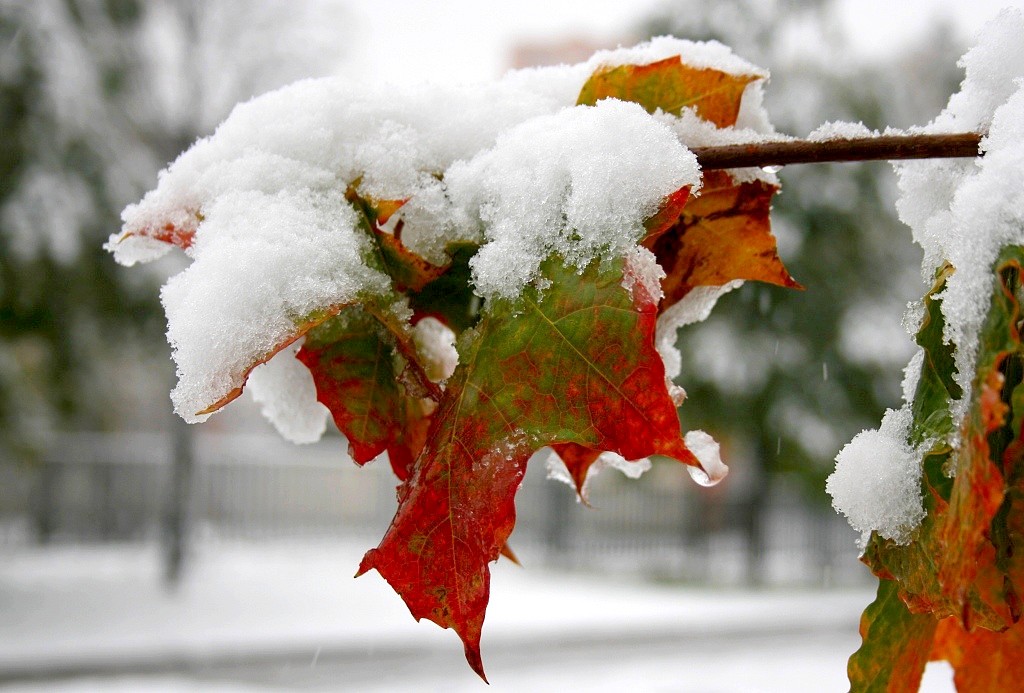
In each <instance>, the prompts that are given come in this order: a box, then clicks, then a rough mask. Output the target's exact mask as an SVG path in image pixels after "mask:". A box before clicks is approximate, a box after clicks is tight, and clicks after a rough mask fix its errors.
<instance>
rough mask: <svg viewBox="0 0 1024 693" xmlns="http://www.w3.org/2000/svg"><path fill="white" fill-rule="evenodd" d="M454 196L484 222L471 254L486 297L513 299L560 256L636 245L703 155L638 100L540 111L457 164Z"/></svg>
mask: <svg viewBox="0 0 1024 693" xmlns="http://www.w3.org/2000/svg"><path fill="white" fill-rule="evenodd" d="M445 180H446V181H447V184H448V194H449V195H450V196H451V198H452V199H453V200H454V201H455V202H456V204H458V205H459V206H462V207H463V208H465V209H468V210H470V215H471V217H473V218H475V219H477V220H479V224H480V225H481V226H482V227H483V228H484V244H483V245H482V246H481V248H480V250H479V252H478V253H477V254H476V255H475V256H474V257H473V259H472V260H471V261H470V266H471V267H472V270H473V282H474V284H475V286H476V290H477V292H478V293H479V294H481V295H482V296H484V297H485V298H490V297H494V296H501V297H505V298H514V297H515V296H517V295H518V294H519V293H520V292H521V291H522V287H523V286H525V285H527V284H529V283H531V282H532V281H533V280H534V279H536V278H537V271H538V269H539V267H540V264H541V262H542V261H543V260H544V259H545V258H547V257H549V256H551V255H553V254H557V255H560V256H562V257H563V258H564V259H565V260H566V261H567V262H568V263H569V264H571V265H574V266H576V267H579V268H581V269H582V268H584V267H586V265H587V264H589V263H590V261H591V260H594V259H595V258H601V257H616V256H621V255H623V254H624V253H625V252H626V251H627V250H629V249H631V248H633V247H635V245H636V243H637V242H638V241H639V240H640V239H641V238H642V237H643V235H644V232H645V231H644V220H645V219H647V218H648V217H650V216H652V215H653V214H654V213H655V212H657V211H658V207H659V206H660V205H661V202H662V200H664V198H665V197H667V196H668V195H670V194H671V193H673V192H675V191H676V190H678V189H680V188H682V187H684V186H694V187H695V186H698V185H699V184H700V173H699V170H698V168H697V158H696V157H695V156H694V155H693V153H692V152H690V151H689V150H687V149H686V148H685V147H683V145H681V144H680V143H679V140H678V139H677V138H676V137H675V135H674V134H673V133H672V131H671V130H669V129H668V128H667V127H665V126H664V125H662V124H661V123H659V122H657V121H656V120H654V119H652V118H651V117H650V115H649V114H648V113H647V112H646V111H645V110H644V109H643V108H642V107H640V106H639V105H637V104H634V103H626V102H623V101H617V100H614V99H605V100H603V101H600V102H598V104H597V105H596V106H576V107H574V108H567V109H564V110H562V111H559V112H558V113H555V114H553V115H550V116H540V117H537V118H533V119H531V120H529V121H527V122H525V123H523V124H522V125H519V126H517V127H515V128H513V129H511V130H509V131H508V132H506V133H504V134H503V135H502V136H501V137H499V138H498V141H497V143H496V144H495V146H494V148H493V149H491V150H489V151H486V152H483V153H481V154H478V155H477V156H476V157H474V158H473V159H471V160H469V161H466V162H458V163H456V164H454V165H453V166H452V167H451V168H450V169H448V173H447V174H446V176H445Z"/></svg>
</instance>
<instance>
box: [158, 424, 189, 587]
mask: <svg viewBox="0 0 1024 693" xmlns="http://www.w3.org/2000/svg"><path fill="white" fill-rule="evenodd" d="M170 437H171V460H170V462H171V478H170V484H169V485H168V489H167V499H166V503H167V505H166V510H165V513H164V527H163V533H162V539H163V544H164V552H163V553H164V580H165V581H166V583H167V584H168V586H171V587H174V586H176V585H177V584H178V582H179V580H180V579H181V573H182V568H183V565H184V561H185V554H186V552H187V550H188V538H189V524H190V523H189V519H190V512H189V511H190V507H191V499H192V477H193V471H194V469H195V450H194V448H193V436H192V430H191V428H189V425H188V424H186V423H185V422H183V421H181V420H180V419H178V417H176V416H175V417H173V420H172V421H171V424H170Z"/></svg>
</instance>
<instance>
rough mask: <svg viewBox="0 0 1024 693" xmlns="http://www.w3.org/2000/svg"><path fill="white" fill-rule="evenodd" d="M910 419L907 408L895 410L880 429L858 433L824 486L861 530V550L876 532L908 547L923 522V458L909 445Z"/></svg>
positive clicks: (854, 524)
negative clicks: (907, 438)
mask: <svg viewBox="0 0 1024 693" xmlns="http://www.w3.org/2000/svg"><path fill="white" fill-rule="evenodd" d="M908 416H909V411H908V410H906V409H902V410H891V409H890V410H889V411H888V412H886V415H885V418H883V419H882V425H881V427H880V428H879V429H878V430H877V431H876V430H867V431H863V432H861V433H859V434H857V436H855V437H854V439H853V440H852V441H850V442H849V443H847V444H846V447H844V448H843V449H842V451H841V452H840V453H839V455H838V457H836V469H835V471H834V472H833V473H832V475H831V476H829V478H828V481H827V482H826V484H825V490H826V491H828V493H829V495H831V496H832V505H833V506H834V507H835V509H836V510H837V511H839V512H841V513H842V514H843V515H845V516H846V518H847V519H848V520H849V522H850V525H851V526H852V527H853V528H854V529H856V530H858V531H860V532H861V534H862V536H861V546H862V547H863V546H864V545H865V543H866V542H867V539H868V538H869V536H870V534H871V532H872V531H877V532H878V533H879V534H880V535H881V536H882V537H884V538H886V539H892V540H893V541H895V542H896V543H898V544H907V543H909V541H910V538H911V535H912V533H913V531H914V529H916V528H917V526H918V525H919V524H920V523H921V520H923V519H924V516H925V511H924V505H923V502H922V497H921V456H920V455H918V454H917V453H916V452H915V451H914V449H913V448H912V447H910V445H908V444H907V442H906V430H907V428H908V425H909V422H908V421H907V420H906V419H907V417H908Z"/></svg>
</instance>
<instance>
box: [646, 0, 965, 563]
mask: <svg viewBox="0 0 1024 693" xmlns="http://www.w3.org/2000/svg"><path fill="white" fill-rule="evenodd" d="M837 4H838V3H836V2H831V1H830V0H816V1H812V2H807V1H800V0H774V1H770V0H769V1H757V2H755V1H745V0H723V1H721V2H716V3H710V4H709V3H703V2H699V1H697V0H679V1H677V2H673V3H671V4H668V5H667V6H666V7H665V8H664V9H663V10H662V12H661V14H659V15H658V16H657V17H655V18H653V19H651V20H650V21H649V22H648V24H647V27H646V28H647V33H649V34H650V35H658V34H666V33H668V34H673V35H676V36H679V37H682V38H690V39H699V40H710V39H717V40H720V41H721V42H722V43H725V44H727V45H729V46H731V47H732V48H733V50H734V51H735V52H736V53H737V54H739V55H741V56H743V57H745V58H747V59H749V60H751V61H752V62H754V63H756V64H758V65H762V66H764V67H767V68H768V69H770V70H771V73H772V79H771V81H770V83H769V84H768V86H767V87H766V97H765V107H766V109H767V110H768V113H769V114H770V116H771V118H772V122H773V123H774V124H775V126H776V128H777V129H778V130H779V131H781V132H786V133H789V134H793V135H798V136H803V135H807V134H808V132H809V131H810V130H811V129H813V128H815V127H817V126H818V125H820V124H821V123H824V122H826V121H830V120H846V121H854V122H857V121H861V122H863V123H864V124H865V125H867V126H868V127H869V128H872V129H884V128H885V127H887V126H893V127H906V126H909V125H912V124H922V123H925V122H927V121H928V120H930V119H931V118H932V117H934V116H935V115H936V114H937V113H938V111H939V110H940V109H941V108H942V106H944V105H945V101H946V98H947V95H948V94H949V93H951V91H953V89H954V88H955V86H956V84H957V83H958V82H959V80H960V78H961V74H960V73H959V72H958V71H957V70H956V69H955V67H954V64H955V58H956V56H958V55H960V53H961V52H962V47H961V46H959V45H957V44H956V43H955V41H954V39H953V34H952V32H951V31H950V30H949V29H948V28H947V27H945V26H943V25H941V24H936V25H935V26H934V27H932V29H931V31H930V33H929V34H928V36H927V37H926V39H924V40H923V41H922V42H921V43H920V44H918V45H916V46H913V47H910V48H908V49H907V50H906V51H905V52H902V53H900V54H896V55H892V56H886V58H885V60H884V61H869V60H858V59H854V58H851V57H850V56H851V55H855V51H853V50H852V49H851V46H850V43H849V38H848V35H847V33H846V32H844V31H843V30H842V27H841V26H839V24H838V20H837V19H836V17H837V13H836V6H837ZM780 178H781V180H782V192H781V194H779V195H778V196H777V198H776V200H775V204H774V207H773V211H772V221H773V227H774V229H775V232H776V235H777V236H778V239H779V248H780V253H781V255H782V258H783V260H784V261H785V263H786V265H787V266H788V267H789V269H790V271H791V273H792V274H793V276H794V277H795V278H796V279H797V280H798V281H799V282H801V283H802V284H804V286H806V287H807V290H806V291H803V292H796V291H786V290H783V289H778V288H775V287H768V286H761V285H756V284H753V283H748V284H747V285H745V286H744V287H742V288H741V289H740V290H738V291H736V292H733V293H732V294H729V295H727V296H725V297H724V298H723V299H722V300H721V301H720V302H719V304H718V306H717V307H716V308H715V310H714V311H713V313H712V315H711V317H710V318H709V319H708V320H707V321H706V322H705V323H702V324H699V325H694V326H691V327H688V328H686V329H684V330H682V331H681V335H680V341H681V346H682V353H683V360H684V364H683V371H682V374H681V376H680V378H679V382H680V383H681V384H683V385H684V386H685V387H686V389H687V392H688V393H689V395H690V402H689V403H688V404H687V405H685V406H683V407H682V409H681V410H680V413H681V416H682V417H683V419H684V421H683V423H684V427H686V428H703V429H706V430H708V431H710V432H712V433H714V434H717V435H716V437H719V438H720V439H721V440H723V441H726V445H727V447H729V448H731V449H730V453H731V455H730V456H731V457H732V458H733V459H734V461H735V464H734V466H733V472H734V476H735V478H734V480H733V482H732V483H733V484H734V486H735V488H734V489H733V490H732V493H731V494H730V495H733V496H734V497H737V502H738V503H739V513H738V514H739V515H740V517H737V518H736V520H737V522H738V523H739V524H740V525H741V526H742V527H744V528H745V530H746V532H747V536H748V546H749V547H750V552H749V556H750V565H749V566H748V570H749V574H750V575H751V576H753V577H755V578H756V576H757V575H759V574H760V568H759V566H758V565H757V562H758V560H759V556H760V555H761V546H762V541H763V537H762V535H761V532H762V531H764V528H765V526H766V524H765V518H764V517H763V512H764V509H765V500H766V497H767V495H768V494H769V492H770V488H771V486H772V484H773V483H774V482H775V481H776V480H778V479H779V478H780V477H782V476H785V477H786V478H788V479H792V480H795V481H797V482H799V486H801V487H802V488H804V489H805V490H807V491H809V493H808V494H807V496H808V497H809V498H811V499H813V500H814V501H816V502H819V503H820V502H822V501H824V500H825V499H826V498H827V496H826V495H825V493H824V479H825V476H826V475H827V474H828V473H829V472H830V471H831V469H832V460H833V458H834V457H835V455H836V453H837V452H838V451H839V448H840V447H841V446H842V445H843V444H844V443H845V442H846V441H848V440H849V439H850V438H851V437H852V436H853V435H854V434H856V433H857V432H859V431H860V430H862V429H864V428H868V427H875V426H877V424H878V421H879V420H880V418H881V415H882V413H883V411H884V409H885V408H886V407H894V406H898V404H899V402H900V397H901V391H900V387H899V385H900V381H901V378H902V376H901V371H902V369H903V367H904V366H905V364H906V362H907V360H908V359H909V357H910V355H911V353H912V341H911V339H910V338H909V336H908V335H907V334H906V333H905V332H904V331H903V329H902V327H901V324H900V323H901V319H902V316H903V313H904V311H905V306H906V303H907V301H908V300H911V299H915V298H919V297H920V296H921V294H922V283H921V280H920V277H919V270H918V268H919V267H920V251H919V250H918V249H917V248H916V247H915V246H913V244H912V241H911V237H910V233H909V231H908V230H907V229H906V228H905V227H904V226H903V225H902V224H901V222H900V221H899V220H898V218H897V216H896V210H895V207H894V200H895V190H896V186H895V180H894V175H893V172H892V170H891V167H889V166H888V165H887V164H882V163H873V164H867V163H863V164H835V165H814V166H810V165H807V166H794V167H790V168H787V169H784V170H783V171H781V172H780Z"/></svg>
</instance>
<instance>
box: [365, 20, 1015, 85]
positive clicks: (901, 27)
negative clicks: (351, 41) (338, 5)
mask: <svg viewBox="0 0 1024 693" xmlns="http://www.w3.org/2000/svg"><path fill="white" fill-rule="evenodd" d="M665 1H666V0H586V1H585V2H575V1H574V2H559V1H558V0H514V1H512V2H506V1H494V2H480V0H437V1H435V2H423V1H422V0H353V2H352V3H351V7H352V10H353V24H354V27H353V28H354V30H355V32H356V33H357V36H358V39H357V40H356V41H355V45H354V48H355V55H353V56H352V57H353V58H354V60H355V65H354V67H356V68H357V69H358V72H359V74H361V75H362V76H364V77H368V78H371V79H374V80H377V79H383V80H385V81H389V82H397V83H408V82H422V81H424V80H429V81H440V82H453V81H454V82H463V81H478V80H486V79H492V78H494V77H496V76H498V75H500V74H501V73H502V72H504V70H505V69H506V68H507V67H508V61H509V55H510V53H511V50H512V47H513V46H514V45H515V44H517V43H519V42H522V41H536V40H551V39H558V38H568V37H572V38H584V39H588V40H591V41H593V42H594V43H596V44H598V45H607V46H609V47H613V46H614V45H616V44H617V43H619V42H621V41H623V40H627V41H628V40H629V39H630V37H629V36H628V30H629V28H630V27H631V26H633V25H635V24H636V22H637V20H638V19H639V18H641V17H644V16H648V15H650V14H651V13H652V11H653V10H655V9H656V8H657V7H659V6H661V5H662V4H663V3H664V2H665ZM1007 6H1012V7H1017V8H1024V0H845V3H844V5H843V12H842V21H843V23H844V24H845V25H846V26H847V27H848V30H849V31H850V33H851V35H852V36H853V37H854V38H855V44H856V45H857V46H858V48H859V50H860V51H861V52H862V53H863V54H865V55H871V56H877V57H879V58H884V56H885V55H886V54H887V53H890V52H891V51H892V50H893V49H894V48H897V47H899V46H900V45H902V44H904V43H906V42H907V41H910V40H913V38H914V37H915V36H916V35H917V34H918V33H919V32H920V31H922V30H923V28H924V27H926V26H927V25H928V24H930V22H931V19H932V18H933V17H934V16H936V15H939V16H943V17H947V18H949V19H951V20H953V22H954V24H955V26H956V27H958V29H959V31H960V32H961V33H962V34H963V35H964V36H965V37H970V36H971V35H972V34H973V33H974V32H976V31H977V30H978V29H979V28H980V27H981V25H982V24H983V23H984V22H985V21H987V20H988V19H990V18H992V17H994V16H995V15H996V14H997V13H998V11H999V9H1000V8H1001V7H1007Z"/></svg>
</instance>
